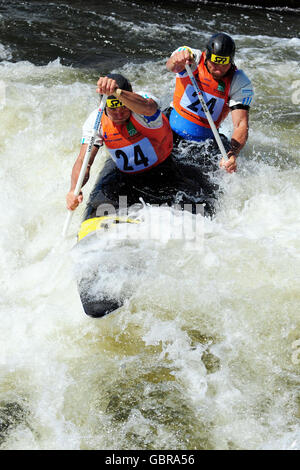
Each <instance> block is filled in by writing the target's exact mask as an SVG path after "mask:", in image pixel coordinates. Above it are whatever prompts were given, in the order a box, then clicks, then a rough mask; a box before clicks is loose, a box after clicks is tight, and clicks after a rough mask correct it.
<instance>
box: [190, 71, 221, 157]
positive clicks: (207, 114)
mask: <svg viewBox="0 0 300 470" xmlns="http://www.w3.org/2000/svg"><path fill="white" fill-rule="evenodd" d="M185 69H186V71H187V73H188V76H189V77H190V80H191V82H192V85H193V87H194V89H195V91H196V93H197V95H198V98H199V101H200V104H201V106H202V108H203V111H204V112H205V115H206V118H207V120H208V122H209V125H210V128H211V130H212V132H213V134H214V137H215V139H216V142H217V144H218V146H219V149H220V152H221V154H222V157H223V158H224V160H225V161H226V162H227V161H228V157H227V153H226V150H225V148H224V145H223V142H222V140H221V137H220V135H219V133H218V131H217V128H216V125H215V123H214V121H213V119H212V117H211V114H210V112H209V109H208V107H207V106H206V103H205V101H204V98H203V95H202V93H201V90H200V88H199V86H198V83H197V81H196V79H195V77H194V75H193V72H192V70H191V67H190V66H189V64H186V65H185Z"/></svg>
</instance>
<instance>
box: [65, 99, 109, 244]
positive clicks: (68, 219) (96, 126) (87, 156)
mask: <svg viewBox="0 0 300 470" xmlns="http://www.w3.org/2000/svg"><path fill="white" fill-rule="evenodd" d="M106 99H107V96H106V95H103V96H102V100H101V103H100V106H99V109H98V113H97V117H96V120H95V124H94V129H93V135H92V137H91V140H90V142H89V145H88V148H87V151H86V154H85V156H84V159H83V163H82V167H81V170H80V173H79V177H78V180H77V183H76V187H75V190H74V196H78V195H79V193H80V190H81V186H82V183H83V180H84V177H85V173H86V169H87V166H88V164H89V161H90V157H91V153H92V149H93V145H94V141H95V138H96V134H97V132H98V131H99V127H100V122H101V118H102V114H103V112H104V109H105V105H106ZM73 212H74V211H72V210H69V213H68V215H67V217H66V221H65V224H64V228H63V232H62V235H63V237H65V236H66V235H67V231H68V228H69V225H70V223H71V219H72V215H73Z"/></svg>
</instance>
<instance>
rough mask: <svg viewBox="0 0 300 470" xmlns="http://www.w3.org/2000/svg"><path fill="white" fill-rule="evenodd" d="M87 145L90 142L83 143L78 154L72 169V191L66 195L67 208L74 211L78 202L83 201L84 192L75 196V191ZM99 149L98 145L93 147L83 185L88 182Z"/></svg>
mask: <svg viewBox="0 0 300 470" xmlns="http://www.w3.org/2000/svg"><path fill="white" fill-rule="evenodd" d="M87 147H88V144H82V145H81V147H80V152H79V155H78V157H77V159H76V161H75V163H74V166H73V169H72V175H71V187H70V191H69V192H68V194H67V197H66V200H67V208H68V209H69V210H72V211H73V210H75V209H76V207H77V206H78V204H80V203H81V202H82V201H83V195H82V193H81V192H80V194H79V196H75V195H74V191H75V188H76V183H77V180H78V178H79V174H80V170H81V167H82V163H83V160H84V157H85V154H86V151H87ZM98 150H99V148H98V147H96V146H94V147H93V149H92V152H91V157H90V161H89V164H88V166H87V169H86V173H85V176H84V180H83V183H82V186H84V185H85V184H86V182H87V181H88V179H89V176H90V168H91V166H92V164H93V162H94V159H95V156H96V155H97V152H98Z"/></svg>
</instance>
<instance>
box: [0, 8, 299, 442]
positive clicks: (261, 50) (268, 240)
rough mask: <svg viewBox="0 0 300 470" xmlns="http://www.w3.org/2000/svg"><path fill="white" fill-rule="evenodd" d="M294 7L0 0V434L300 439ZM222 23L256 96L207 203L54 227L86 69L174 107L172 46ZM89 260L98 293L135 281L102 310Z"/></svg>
mask: <svg viewBox="0 0 300 470" xmlns="http://www.w3.org/2000/svg"><path fill="white" fill-rule="evenodd" d="M99 3H101V4H102V3H103V4H102V5H101V6H99ZM297 15H298V12H297V11H295V10H289V9H286V8H282V9H278V10H276V9H261V8H256V7H255V8H254V7H252V8H251V7H241V6H240V7H233V6H229V5H226V4H209V3H203V4H201V3H200V2H197V4H195V3H186V4H182V2H180V4H179V3H176V2H162V3H161V5H159V4H158V3H157V2H155V3H154V2H153V5H152V3H151V10H150V9H149V2H146V1H142V2H131V1H130V0H117V1H116V0H114V1H112V0H107V1H105V2H89V3H87V4H86V3H84V2H79V1H77V2H72V3H71V2H70V3H69V2H68V1H65V2H63V3H60V2H52V3H48V2H45V1H42V0H41V1H36V2H30V1H24V2H21V3H20V4H17V5H16V3H15V2H10V1H8V2H7V1H6V2H2V1H0V32H1V35H0V120H1V126H0V149H1V166H0V175H1V198H0V207H1V244H0V255H1V260H2V269H1V273H0V285H1V297H0V306H1V323H0V338H1V339H0V340H1V365H0V370H1V383H0V446H1V449H178V450H180V449H294V450H295V449H298V450H299V449H300V435H299V433H300V426H299V420H300V390H299V367H300V322H299V302H300V294H299V293H300V241H299V239H300V237H299V234H300V220H299V213H300V160H299V103H300V81H299V50H300V47H299V46H300V39H299V37H298V31H299V16H297ZM219 30H221V31H225V32H227V33H229V34H231V35H232V37H233V38H234V40H235V42H236V45H237V54H236V63H237V66H238V67H240V68H242V69H243V70H244V71H245V72H246V73H247V75H248V76H249V77H251V79H252V82H253V84H254V87H255V102H254V104H253V107H252V109H251V115H250V135H249V140H248V143H247V145H246V147H245V149H244V150H243V152H242V155H241V156H240V157H239V160H238V172H237V173H236V174H233V175H230V174H225V173H224V172H223V173H222V172H220V174H219V175H218V178H219V181H218V182H219V184H221V186H222V195H221V196H220V199H219V202H218V210H217V213H216V216H215V217H214V218H213V219H209V218H206V219H204V218H203V217H202V216H201V214H198V215H193V216H192V215H189V216H187V217H186V219H185V220H182V219H181V218H180V217H179V215H178V213H176V212H174V211H173V209H171V208H169V209H168V208H157V207H153V208H149V207H148V208H147V207H145V208H144V209H143V210H144V219H145V220H144V225H143V229H141V230H144V232H142V233H141V234H140V235H141V236H139V237H136V238H135V237H134V236H132V238H130V237H128V236H127V238H126V237H124V239H123V240H122V238H121V239H116V237H114V235H113V234H110V233H109V232H107V233H106V234H105V236H103V237H98V239H97V240H96V242H94V244H93V246H92V247H91V248H90V249H88V248H86V247H85V248H83V249H82V250H81V252H80V250H76V249H74V246H75V245H76V232H77V230H78V228H79V225H80V221H81V217H82V212H83V209H84V207H83V206H81V207H80V208H79V209H78V210H77V211H76V212H75V213H74V215H73V219H72V225H71V228H70V232H69V237H68V238H67V239H65V240H64V239H62V236H61V232H62V228H63V224H64V220H65V217H66V208H65V195H66V193H67V191H68V189H69V182H70V174H71V169H72V166H73V163H74V161H75V158H76V156H77V153H78V150H79V146H80V139H81V127H82V124H83V122H84V121H85V119H86V117H87V116H88V114H89V113H90V112H91V111H92V110H93V109H95V108H96V107H97V105H98V98H97V96H96V93H95V88H96V87H95V85H96V81H97V77H98V76H99V75H100V74H106V73H108V72H112V71H114V72H119V73H123V74H124V75H125V76H127V77H128V78H129V79H130V81H131V82H132V84H133V87H134V90H135V91H138V90H144V91H148V92H151V93H153V94H155V95H157V96H159V97H160V98H161V100H162V103H163V104H167V103H168V102H169V101H170V99H171V97H172V90H173V88H174V76H173V75H172V74H170V73H169V72H167V70H166V68H165V62H166V58H167V57H168V56H169V55H170V53H171V52H172V51H173V50H175V49H176V48H177V47H178V46H180V45H185V44H186V45H190V46H191V47H195V48H200V49H201V48H203V47H204V45H205V41H206V40H207V39H208V37H209V36H210V35H211V34H213V33H214V32H216V31H219ZM222 130H223V131H224V132H225V133H226V134H227V135H230V132H231V124H230V120H228V121H227V122H226V123H225V124H224V126H223V129H222ZM97 165H98V167H97ZM100 165H101V158H99V157H98V159H97V161H96V162H95V164H94V165H93V168H92V175H91V178H90V181H89V182H88V184H87V185H86V186H85V188H84V190H83V192H84V202H85V201H86V200H87V198H88V195H89V192H90V190H91V188H92V186H93V183H94V181H95V178H96V175H97V171H98V169H99V167H100ZM83 205H84V203H83ZM172 211H173V212H172ZM171 216H172V220H173V225H172V227H173V228H172V231H171V232H168V228H169V227H170V225H169V220H170V217H171ZM195 226H196V227H197V230H198V231H197V243H195V241H194V239H193V233H192V232H193V227H195ZM130 229H131V230H133V228H132V227H131V228H130ZM183 232H184V236H182V233H183ZM149 233H150V236H149ZM95 243H96V245H95ZM95 259H97V260H99V263H101V264H102V265H103V270H104V272H105V276H104V278H105V279H104V281H103V279H101V282H102V281H103V282H105V286H106V288H107V289H111V290H112V291H113V290H114V289H118V288H119V287H120V288H121V287H122V286H126V285H128V286H129V287H130V289H131V293H132V295H131V297H130V298H129V299H128V300H127V301H126V303H125V305H124V306H123V307H122V308H120V309H119V310H118V311H117V312H115V313H113V314H111V315H109V316H107V317H105V318H103V319H99V320H95V319H92V318H89V317H87V316H86V315H85V314H84V312H83V310H82V306H81V303H80V299H79V295H78V291H77V286H76V275H77V273H78V270H79V271H80V269H81V263H83V262H84V263H86V262H87V261H89V260H90V262H91V264H93V263H94V262H95ZM82 269H83V268H82ZM99 283H100V281H99ZM99 287H101V286H99Z"/></svg>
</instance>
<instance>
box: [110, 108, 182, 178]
mask: <svg viewBox="0 0 300 470" xmlns="http://www.w3.org/2000/svg"><path fill="white" fill-rule="evenodd" d="M162 118H163V124H162V126H161V127H160V128H158V129H157V128H156V129H151V128H149V127H145V126H143V125H142V124H141V123H139V122H138V121H137V120H136V119H135V118H134V115H133V114H132V113H131V115H130V119H129V121H128V122H127V123H125V124H121V125H116V124H114V123H113V121H111V120H110V119H109V118H108V117H107V116H106V114H105V113H103V116H102V119H101V126H102V136H103V140H104V143H105V145H106V147H107V148H108V150H109V153H110V155H111V157H112V159H113V160H114V162H115V163H116V165H117V167H118V168H119V170H120V171H123V172H125V173H139V172H141V171H147V170H149V169H150V168H153V167H155V166H157V165H159V164H160V163H162V162H163V161H164V160H165V159H166V158H167V157H168V156H169V155H170V153H171V151H172V149H173V134H172V130H171V127H170V124H169V121H168V119H167V118H166V116H165V115H164V114H163V115H162Z"/></svg>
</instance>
